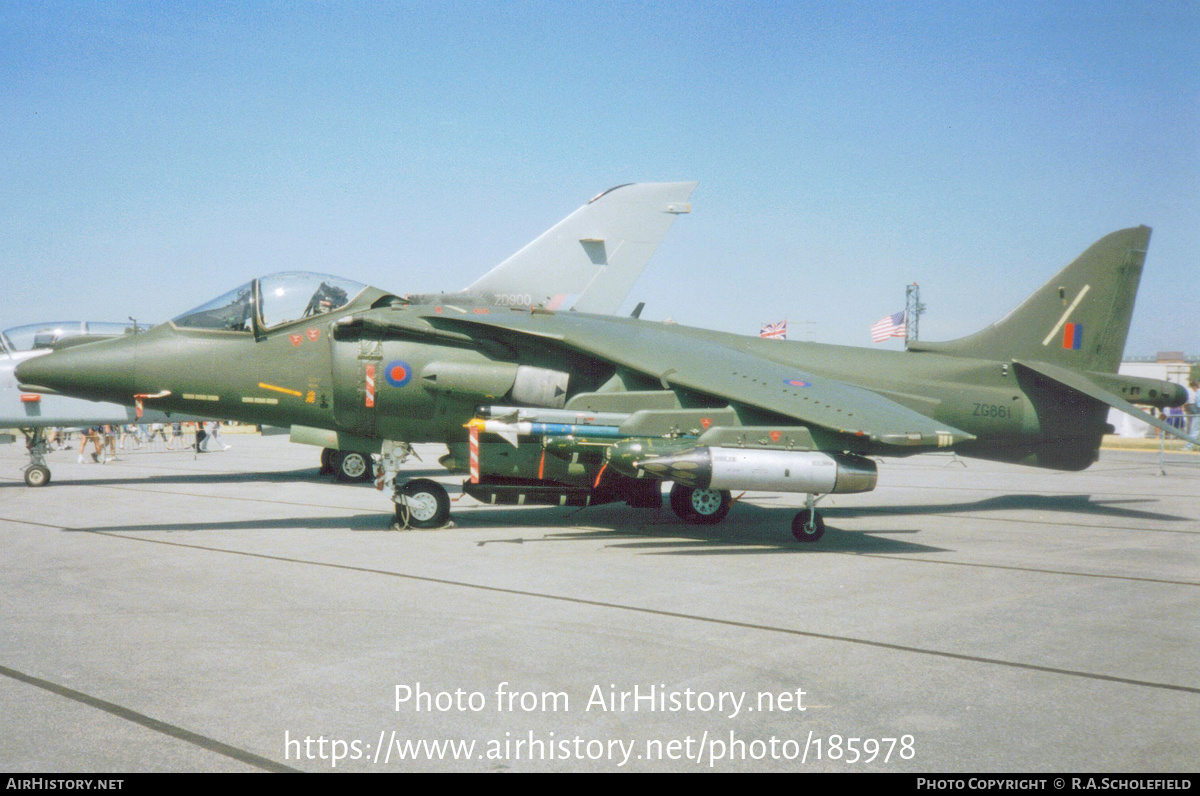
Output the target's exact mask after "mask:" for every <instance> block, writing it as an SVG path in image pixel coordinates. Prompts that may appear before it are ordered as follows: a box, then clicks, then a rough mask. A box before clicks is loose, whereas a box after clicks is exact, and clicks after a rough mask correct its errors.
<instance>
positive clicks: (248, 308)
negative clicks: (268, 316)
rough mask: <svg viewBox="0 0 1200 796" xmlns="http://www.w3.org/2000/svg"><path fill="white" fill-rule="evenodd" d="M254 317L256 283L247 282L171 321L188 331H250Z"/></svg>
mask: <svg viewBox="0 0 1200 796" xmlns="http://www.w3.org/2000/svg"><path fill="white" fill-rule="evenodd" d="M253 317H254V283H253V282H247V283H246V284H244V285H242V286H241V287H239V288H237V289H236V290H231V291H229V292H228V293H226V294H225V295H223V296H218V297H217V298H215V299H213V300H212V301H210V302H208V303H207V304H201V305H200V306H199V307H196V309H194V310H191V311H190V312H185V313H184V314H183V315H180V316H179V317H178V318H173V319H172V320H171V322H172V323H174V324H175V325H176V326H182V327H185V328H187V329H222V330H224V331H227V332H248V331H250V320H251V318H253Z"/></svg>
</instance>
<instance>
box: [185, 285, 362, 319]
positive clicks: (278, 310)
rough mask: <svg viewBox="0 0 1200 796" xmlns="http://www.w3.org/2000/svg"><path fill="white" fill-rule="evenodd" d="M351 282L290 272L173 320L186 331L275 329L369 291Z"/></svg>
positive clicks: (344, 302) (228, 295) (323, 312)
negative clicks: (256, 326) (255, 327)
mask: <svg viewBox="0 0 1200 796" xmlns="http://www.w3.org/2000/svg"><path fill="white" fill-rule="evenodd" d="M366 287H367V286H366V285H363V284H361V283H359V282H354V281H352V280H349V279H341V278H340V277H336V276H330V275H328V274H314V273H309V272H307V271H288V272H285V273H280V274H271V275H270V276H264V277H262V278H260V279H255V280H253V281H251V282H247V283H246V284H244V285H242V286H241V287H239V288H237V289H235V290H231V291H229V292H228V293H226V294H224V295H223V296H219V297H217V298H215V299H213V300H212V301H210V302H208V303H207V304H202V305H200V306H199V307H196V308H195V309H194V310H191V311H189V312H185V313H184V314H183V315H180V316H179V317H177V318H174V319H173V320H172V323H174V324H175V325H176V326H180V327H183V328H186V329H219V330H223V331H227V332H228V331H232V332H249V331H251V329H252V327H253V324H254V323H257V324H258V326H259V328H260V329H273V328H274V327H276V326H281V325H283V324H285V323H291V322H292V321H298V320H301V319H303V318H311V317H313V316H316V315H323V314H325V313H327V312H333V311H334V310H336V309H341V308H342V307H344V306H346V305H347V304H349V303H350V301H351V300H352V299H353V298H354V297H355V296H357V295H358V294H359V293H361V292H362V291H363V290H365V289H366Z"/></svg>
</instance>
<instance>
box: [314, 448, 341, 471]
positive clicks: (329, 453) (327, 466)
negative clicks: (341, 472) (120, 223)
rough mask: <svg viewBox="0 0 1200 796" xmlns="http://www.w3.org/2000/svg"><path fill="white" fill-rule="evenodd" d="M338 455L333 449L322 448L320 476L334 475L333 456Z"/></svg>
mask: <svg viewBox="0 0 1200 796" xmlns="http://www.w3.org/2000/svg"><path fill="white" fill-rule="evenodd" d="M335 453H337V451H335V450H334V449H333V448H321V469H320V470H319V471H318V474H319V475H333V454H335Z"/></svg>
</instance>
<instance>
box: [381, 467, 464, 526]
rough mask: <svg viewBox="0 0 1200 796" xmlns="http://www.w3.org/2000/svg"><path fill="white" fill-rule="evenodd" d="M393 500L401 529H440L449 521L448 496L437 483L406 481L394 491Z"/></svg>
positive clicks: (418, 479) (422, 479)
mask: <svg viewBox="0 0 1200 796" xmlns="http://www.w3.org/2000/svg"><path fill="white" fill-rule="evenodd" d="M394 500H395V501H396V522H397V523H399V524H400V527H401V528H441V527H442V526H443V525H445V524H446V522H447V521H448V520H449V519H450V495H449V494H447V493H446V488H445V487H443V486H442V485H441V484H439V483H438V482H437V481H432V480H430V479H428V478H414V479H413V480H411V481H406V482H405V483H404V485H403V486H401V487H398V488H397V489H396V494H395V498H394Z"/></svg>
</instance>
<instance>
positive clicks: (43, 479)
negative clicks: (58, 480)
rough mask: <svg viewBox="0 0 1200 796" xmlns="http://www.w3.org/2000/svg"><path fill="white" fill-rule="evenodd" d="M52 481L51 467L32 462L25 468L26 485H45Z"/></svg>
mask: <svg viewBox="0 0 1200 796" xmlns="http://www.w3.org/2000/svg"><path fill="white" fill-rule="evenodd" d="M48 483H50V468H49V467H45V466H43V465H40V464H31V465H29V466H28V467H26V468H25V486H45V485H46V484H48Z"/></svg>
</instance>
